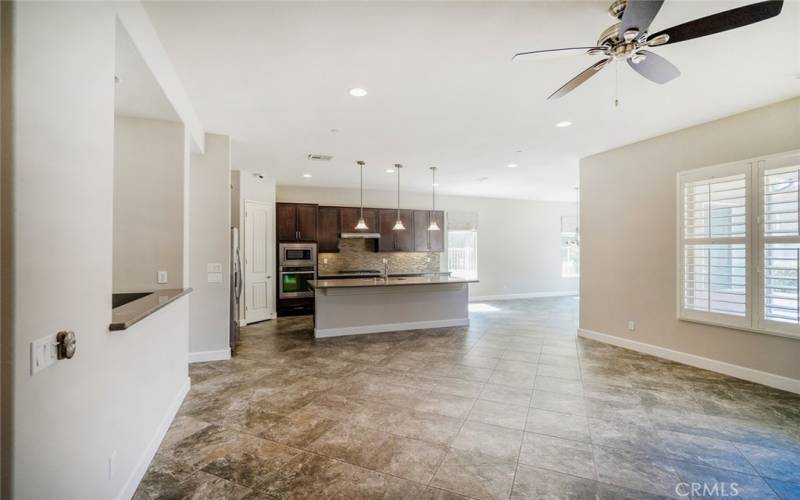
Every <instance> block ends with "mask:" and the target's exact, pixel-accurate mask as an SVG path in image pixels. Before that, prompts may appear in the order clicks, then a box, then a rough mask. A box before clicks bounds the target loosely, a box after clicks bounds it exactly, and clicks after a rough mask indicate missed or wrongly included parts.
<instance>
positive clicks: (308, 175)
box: [303, 174, 312, 179]
mask: <svg viewBox="0 0 800 500" xmlns="http://www.w3.org/2000/svg"><path fill="white" fill-rule="evenodd" d="M303 177H305V178H306V179H310V178H311V177H312V175H311V174H303Z"/></svg>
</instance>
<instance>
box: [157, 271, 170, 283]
mask: <svg viewBox="0 0 800 500" xmlns="http://www.w3.org/2000/svg"><path fill="white" fill-rule="evenodd" d="M158 283H159V284H164V283H169V280H168V279H167V272H166V271H159V272H158Z"/></svg>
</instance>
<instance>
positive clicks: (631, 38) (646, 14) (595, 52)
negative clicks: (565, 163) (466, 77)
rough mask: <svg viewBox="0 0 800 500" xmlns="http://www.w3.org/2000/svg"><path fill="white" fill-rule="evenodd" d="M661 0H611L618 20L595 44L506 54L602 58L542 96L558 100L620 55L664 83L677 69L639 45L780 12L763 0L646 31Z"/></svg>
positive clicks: (775, 1) (776, 2)
mask: <svg viewBox="0 0 800 500" xmlns="http://www.w3.org/2000/svg"><path fill="white" fill-rule="evenodd" d="M663 3H664V0H615V1H614V2H613V3H612V4H611V5H610V6H609V8H608V13H609V15H611V17H613V18H615V19H619V22H618V23H616V24H614V25H612V26H609V27H608V28H606V29H605V30H603V32H602V33H600V37H599V38H598V40H597V45H596V46H594V47H567V48H561V49H546V50H533V51H528V52H519V53H517V54H514V57H512V58H511V59H512V60H518V59H534V60H535V59H537V58H539V57H540V56H545V55H547V56H552V55H554V53H555V55H570V54H575V53H581V52H583V53H585V54H588V55H590V56H605V57H606V59H604V60H602V61H600V62H597V63H594V64H593V65H591V66H589V67H588V68H587V69H585V70H584V71H583V72H581V73H579V74H578V75H577V76H575V77H574V78H573V79H572V80H570V81H568V82H567V83H566V84H564V85H563V86H562V87H561V88H559V89H558V90H556V91H555V92H553V93H552V94H551V95H550V97H548V99H558V98H560V97H563V96H565V95H567V94H568V93H570V92H571V91H573V90H575V89H576V88H577V87H578V86H580V85H581V84H583V83H584V82H586V81H587V80H588V79H589V78H591V77H592V76H594V75H595V74H596V73H598V72H599V71H600V70H601V69H603V68H604V67H606V66H607V65H608V63H609V62H611V61H613V60H624V61H625V62H627V63H628V66H630V67H631V68H632V69H633V70H634V71H636V72H637V73H639V74H640V75H642V76H643V77H645V78H647V79H648V80H650V81H652V82H654V83H659V84H664V83H667V82H669V81H671V80H674V79H675V78H677V77H678V76H680V74H681V72H680V70H678V68H677V67H675V65H673V64H672V63H671V62H669V61H667V60H666V59H664V58H663V57H661V56H659V55H657V54H655V53H653V52H649V51H647V50H644V49H645V48H649V47H659V46H661V45H666V44H670V43H677V42H683V41H686V40H691V39H693V38H700V37H704V36H708V35H713V34H716V33H721V32H723V31H728V30H732V29H736V28H741V27H743V26H747V25H749V24H754V23H757V22H760V21H765V20H767V19H770V18H772V17H775V16H777V15H778V14H780V13H781V9H782V8H783V0H765V1H762V2H758V3H753V4H750V5H745V6H743V7H737V8H735V9H731V10H726V11H724V12H718V13H716V14H711V15H710V16H706V17H701V18H699V19H695V20H693V21H688V22H686V23H683V24H679V25H677V26H673V27H671V28H667V29H665V30H661V31H659V32H658V33H655V34H653V35H650V34H649V33H648V29H649V28H650V24H651V23H652V22H653V19H655V17H656V14H658V12H659V10H661V6H662V4H663Z"/></svg>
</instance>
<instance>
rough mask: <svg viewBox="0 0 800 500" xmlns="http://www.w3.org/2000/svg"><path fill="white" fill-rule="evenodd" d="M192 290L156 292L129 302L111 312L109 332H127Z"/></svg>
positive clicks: (179, 289)
mask: <svg viewBox="0 0 800 500" xmlns="http://www.w3.org/2000/svg"><path fill="white" fill-rule="evenodd" d="M191 291H192V289H191V288H174V289H169V290H155V291H154V292H152V293H148V294H147V295H145V296H144V297H142V298H140V299H136V300H134V301H131V302H128V303H127V304H123V305H121V306H119V307H115V308H114V309H112V310H111V325H109V327H108V329H109V330H112V331H114V330H125V329H126V328H130V327H131V326H132V325H134V324H136V323H138V322H139V321H141V320H143V319H144V318H146V317H148V316H150V315H151V314H153V313H154V312H156V311H158V310H159V309H161V308H162V307H164V306H165V305H167V304H169V303H170V302H175V301H176V300H177V299H179V298H181V297H183V296H184V295H188V294H189V292H191Z"/></svg>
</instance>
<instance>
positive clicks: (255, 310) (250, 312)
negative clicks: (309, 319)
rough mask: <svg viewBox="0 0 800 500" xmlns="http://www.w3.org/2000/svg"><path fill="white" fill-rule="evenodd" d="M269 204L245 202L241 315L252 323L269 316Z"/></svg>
mask: <svg viewBox="0 0 800 500" xmlns="http://www.w3.org/2000/svg"><path fill="white" fill-rule="evenodd" d="M269 220H270V207H269V205H267V204H265V203H259V202H255V201H245V203H244V319H245V322H246V323H255V322H256V321H264V320H265V319H269V317H270V314H269V304H270V300H269V299H270V295H271V294H272V293H273V290H272V286H271V285H272V275H271V272H270V269H269V259H268V258H267V257H268V253H269V252H270V248H269V245H268V242H269V237H268V235H267V231H268V226H269Z"/></svg>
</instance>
